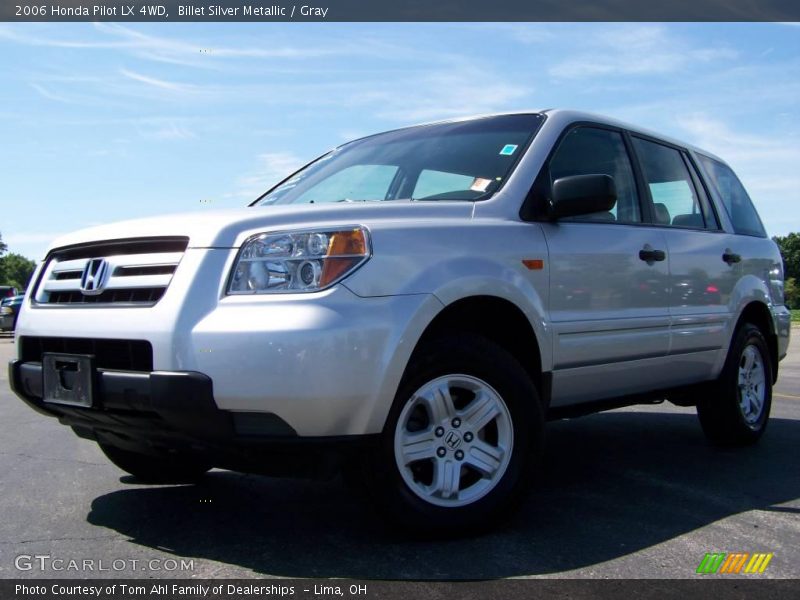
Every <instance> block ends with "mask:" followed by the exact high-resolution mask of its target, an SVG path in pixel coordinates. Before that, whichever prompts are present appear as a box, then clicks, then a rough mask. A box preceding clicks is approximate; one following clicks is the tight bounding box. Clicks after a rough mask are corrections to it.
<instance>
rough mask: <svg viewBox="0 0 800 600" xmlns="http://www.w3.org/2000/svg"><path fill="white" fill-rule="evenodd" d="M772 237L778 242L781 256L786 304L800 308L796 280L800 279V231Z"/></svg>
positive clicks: (799, 290) (799, 295)
mask: <svg viewBox="0 0 800 600" xmlns="http://www.w3.org/2000/svg"><path fill="white" fill-rule="evenodd" d="M772 239H773V240H775V243H776V244H778V248H780V250H781V256H783V276H784V278H785V284H784V294H785V296H786V306H788V307H789V308H799V309H800V287H798V281H800V233H797V232H793V233H790V234H789V235H784V236H775V237H774V238H772Z"/></svg>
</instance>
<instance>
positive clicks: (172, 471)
mask: <svg viewBox="0 0 800 600" xmlns="http://www.w3.org/2000/svg"><path fill="white" fill-rule="evenodd" d="M98 445H99V446H100V449H101V450H102V451H103V454H105V455H106V456H107V457H108V459H109V460H110V461H111V462H112V463H114V464H115V465H116V466H117V467H119V468H120V469H122V470H123V471H125V472H127V473H130V474H131V475H133V476H134V477H135V478H136V479H138V480H139V481H141V482H142V483H193V482H195V481H198V480H199V479H200V478H202V477H203V475H205V473H206V472H207V471H208V470H209V469H210V468H211V467H210V465H207V464H206V463H204V462H202V461H200V460H197V459H194V458H192V457H187V456H178V455H172V454H164V455H160V456H157V455H151V454H144V453H140V452H133V451H131V450H124V449H122V448H118V447H117V446H111V445H109V444H105V443H99V444H98Z"/></svg>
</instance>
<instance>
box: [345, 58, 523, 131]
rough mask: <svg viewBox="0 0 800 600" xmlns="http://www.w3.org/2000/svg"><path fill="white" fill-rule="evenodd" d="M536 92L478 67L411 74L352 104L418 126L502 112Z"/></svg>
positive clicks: (456, 67)
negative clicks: (455, 118) (454, 118)
mask: <svg viewBox="0 0 800 600" xmlns="http://www.w3.org/2000/svg"><path fill="white" fill-rule="evenodd" d="M532 92H533V89H532V87H531V86H530V85H528V84H525V83H523V82H521V83H512V82H511V81H508V80H506V79H504V78H501V77H498V76H495V75H491V74H490V72H489V70H487V69H482V68H481V67H480V66H479V65H477V64H476V65H471V66H455V67H452V68H447V67H437V68H435V69H432V70H429V71H428V72H425V73H410V74H408V75H407V76H406V77H404V78H398V79H397V80H395V81H393V82H392V83H391V85H380V86H376V89H373V90H372V91H367V92H364V93H362V94H359V95H358V96H357V97H354V98H353V99H351V100H350V101H351V102H352V103H354V104H364V105H369V106H370V107H371V109H372V110H374V111H375V114H377V115H378V116H379V117H381V118H386V119H392V120H394V121H397V122H401V123H415V122H419V121H430V120H434V119H442V118H449V117H459V116H469V115H476V114H483V113H490V112H498V111H502V110H504V109H508V108H511V107H513V106H515V105H516V104H517V103H518V102H521V101H522V100H523V99H524V98H526V97H528V96H529V95H530V94H531V93H532Z"/></svg>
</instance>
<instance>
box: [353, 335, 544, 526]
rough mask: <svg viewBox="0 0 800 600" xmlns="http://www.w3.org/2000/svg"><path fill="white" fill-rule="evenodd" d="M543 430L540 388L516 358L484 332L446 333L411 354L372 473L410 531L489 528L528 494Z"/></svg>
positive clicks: (387, 504)
mask: <svg viewBox="0 0 800 600" xmlns="http://www.w3.org/2000/svg"><path fill="white" fill-rule="evenodd" d="M542 437H543V418H542V410H541V406H540V404H539V398H538V394H537V393H536V388H535V387H534V385H533V382H532V381H531V379H530V377H529V376H528V374H527V373H526V372H525V370H524V369H523V368H522V366H521V365H520V364H519V363H518V362H517V361H516V359H515V358H514V357H513V356H511V355H510V354H509V353H508V352H507V351H505V350H504V349H503V348H501V347H500V346H498V345H496V344H494V343H493V342H491V341H489V340H487V339H484V338H482V337H478V336H473V335H451V336H447V337H444V338H441V339H439V340H437V341H434V342H430V343H428V344H426V345H425V346H424V347H422V348H420V349H418V351H417V352H416V353H415V356H414V357H413V358H412V361H411V363H410V364H409V367H408V369H407V371H406V374H405V375H404V377H403V381H402V382H401V384H400V387H399V389H398V392H397V395H396V398H395V402H394V405H393V407H392V410H391V412H390V415H389V419H388V421H387V424H386V427H385V429H384V432H383V438H382V444H381V450H380V452H379V453H378V454H376V456H375V457H373V459H372V461H371V472H370V477H369V482H370V485H371V487H372V489H373V491H374V492H375V495H376V496H377V498H378V500H379V502H380V504H381V506H382V507H383V508H384V509H385V510H384V512H385V513H386V514H387V517H388V519H389V520H390V521H392V522H394V523H395V524H397V525H399V526H401V527H402V529H403V530H404V531H407V532H411V533H414V534H417V535H423V536H425V535H435V534H442V533H444V534H466V533H470V532H474V531H476V530H482V529H485V528H487V527H489V526H490V525H491V524H493V523H494V522H495V520H496V519H497V518H498V517H500V516H502V515H504V514H508V512H509V510H508V509H509V508H510V507H511V506H512V505H513V504H514V503H515V502H516V501H518V500H519V499H520V498H521V497H522V494H523V492H524V491H525V489H526V487H527V484H528V482H529V479H530V476H531V470H532V465H533V461H534V459H535V458H536V456H537V454H538V452H539V451H540V449H541V445H542Z"/></svg>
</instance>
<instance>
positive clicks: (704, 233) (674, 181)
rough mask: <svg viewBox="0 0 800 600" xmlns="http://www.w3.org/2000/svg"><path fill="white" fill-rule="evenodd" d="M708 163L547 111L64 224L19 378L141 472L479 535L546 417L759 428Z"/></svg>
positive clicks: (745, 288)
mask: <svg viewBox="0 0 800 600" xmlns="http://www.w3.org/2000/svg"><path fill="white" fill-rule="evenodd" d="M789 321H790V316H789V311H788V310H787V309H786V307H785V306H784V299H783V270H782V264H781V257H780V255H779V252H778V249H777V247H776V245H775V244H774V243H773V242H772V241H771V240H770V239H769V238H768V237H767V235H766V233H765V231H764V228H763V226H762V224H761V221H760V220H759V217H758V215H757V214H756V211H755V209H754V208H753V205H752V203H751V201H750V199H749V198H748V195H747V193H746V192H745V190H744V188H743V187H742V184H741V183H740V182H739V180H738V179H737V177H736V175H734V173H733V172H732V171H731V169H730V167H728V166H727V165H726V164H725V163H724V162H723V161H722V160H720V159H719V158H717V157H715V156H712V155H711V154H709V153H707V152H704V151H702V150H699V149H696V148H692V147H690V146H688V145H687V144H683V143H680V142H677V141H674V140H669V139H666V138H664V137H661V136H658V135H655V134H653V133H648V132H645V131H642V130H639V129H637V128H634V127H629V126H627V125H625V124H622V123H618V122H615V121H612V120H609V119H605V118H600V117H596V116H593V115H589V114H583V113H577V112H571V111H562V110H553V111H540V112H528V113H517V114H503V115H495V116H488V117H479V118H472V119H465V120H455V121H448V122H441V123H435V124H430V125H423V126H418V127H410V128H406V129H400V130H396V131H391V132H388V133H383V134H379V135H374V136H371V137H366V138H363V139H359V140H356V141H354V142H350V143H347V144H344V145H343V146H341V147H338V148H336V149H335V150H332V151H331V152H329V153H327V154H325V155H324V156H322V157H320V158H318V159H316V160H315V161H313V162H311V163H309V164H308V165H307V166H305V167H304V168H302V169H300V170H299V171H297V172H296V173H294V174H293V175H291V176H290V177H289V178H287V179H286V180H284V181H283V182H281V183H280V184H278V185H277V186H276V187H274V188H273V189H271V190H270V191H269V192H267V193H266V194H264V195H263V196H262V197H261V198H259V199H258V200H257V201H255V202H254V203H253V205H252V206H251V207H248V208H244V209H238V210H230V211H219V212H213V213H198V214H192V215H183V216H180V217H175V216H172V217H163V218H152V219H143V220H136V221H130V222H125V223H121V224H116V225H108V226H101V227H94V228H91V229H87V230H84V231H80V232H78V233H75V234H72V235H68V236H66V237H63V238H61V239H59V240H58V241H57V242H56V243H55V244H54V245H53V246H52V248H51V249H50V250H49V252H48V254H47V256H46V258H45V260H44V261H43V263H42V264H41V265H40V267H39V269H38V271H37V273H36V275H35V276H34V279H33V283H32V285H31V286H30V291H29V292H28V296H27V297H26V299H25V302H24V306H23V309H22V312H21V314H20V316H19V322H18V325H17V340H18V341H17V344H18V358H17V359H16V360H14V361H13V362H12V363H11V366H10V369H11V381H12V385H13V388H14V390H15V391H16V392H17V394H18V395H19V396H21V397H22V399H23V400H25V402H27V403H28V404H30V405H31V406H32V407H34V408H35V409H37V410H38V411H40V412H43V413H45V414H48V415H52V416H55V417H57V418H58V419H59V420H60V421H61V423H63V424H65V425H69V426H70V427H72V428H73V429H74V431H75V432H76V433H77V434H78V435H79V436H81V437H85V438H89V439H92V440H95V441H97V443H98V444H99V445H100V447H101V448H102V450H103V451H104V452H105V454H106V455H107V456H108V457H109V458H110V459H111V461H113V462H114V463H115V464H116V465H118V466H119V467H121V468H122V469H123V470H125V471H128V472H129V473H132V474H133V475H134V476H136V477H138V478H140V479H142V480H144V481H160V482H170V481H183V480H187V479H188V480H191V479H192V478H196V477H199V476H201V475H202V474H203V473H204V472H205V471H207V470H208V469H209V468H211V467H222V468H230V469H235V470H241V471H249V472H260V473H268V474H270V473H271V474H299V473H304V474H306V473H309V472H311V473H314V472H328V471H330V470H333V469H336V468H339V467H344V468H345V469H346V473H347V474H348V477H355V478H360V479H361V480H363V481H364V482H365V483H366V485H367V487H368V489H369V490H371V493H372V495H373V497H374V498H375V500H376V501H377V503H378V505H379V506H381V507H382V508H383V509H384V510H385V511H386V512H387V513H388V514H390V515H391V518H392V520H394V521H395V522H397V523H402V524H403V525H404V526H406V527H408V528H410V529H413V530H418V531H426V532H427V531H447V530H457V531H463V530H466V529H470V528H474V527H478V526H480V525H482V524H485V523H487V522H490V521H491V520H492V518H493V517H495V516H497V515H499V514H502V513H504V512H508V510H507V509H509V508H510V507H511V505H512V504H513V501H514V500H515V499H517V498H519V497H520V495H521V492H522V491H523V489H524V488H525V483H526V480H528V479H529V472H530V470H531V467H532V466H533V463H534V461H535V459H536V457H537V455H538V454H539V452H540V450H541V445H542V439H543V433H544V423H545V421H546V420H548V419H553V418H558V417H563V416H567V415H576V414H579V413H588V412H592V411H597V410H602V409H607V408H611V407H615V406H622V405H625V404H634V403H638V402H649V401H658V400H663V399H669V400H671V401H673V402H675V403H677V404H680V405H696V406H697V412H698V415H699V417H700V424H701V426H702V428H703V431H705V433H706V435H707V436H708V437H709V438H710V439H711V440H712V441H713V442H715V443H720V444H728V445H745V444H750V443H753V442H755V441H756V440H757V439H758V438H759V437H760V436H761V434H762V433H763V432H764V429H765V428H766V425H767V418H768V416H769V412H770V402H771V392H772V385H773V383H774V382H775V379H776V377H777V373H778V361H779V360H780V359H781V358H783V356H784V355H785V353H786V348H787V345H788V342H789V328H790V324H789Z"/></svg>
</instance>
